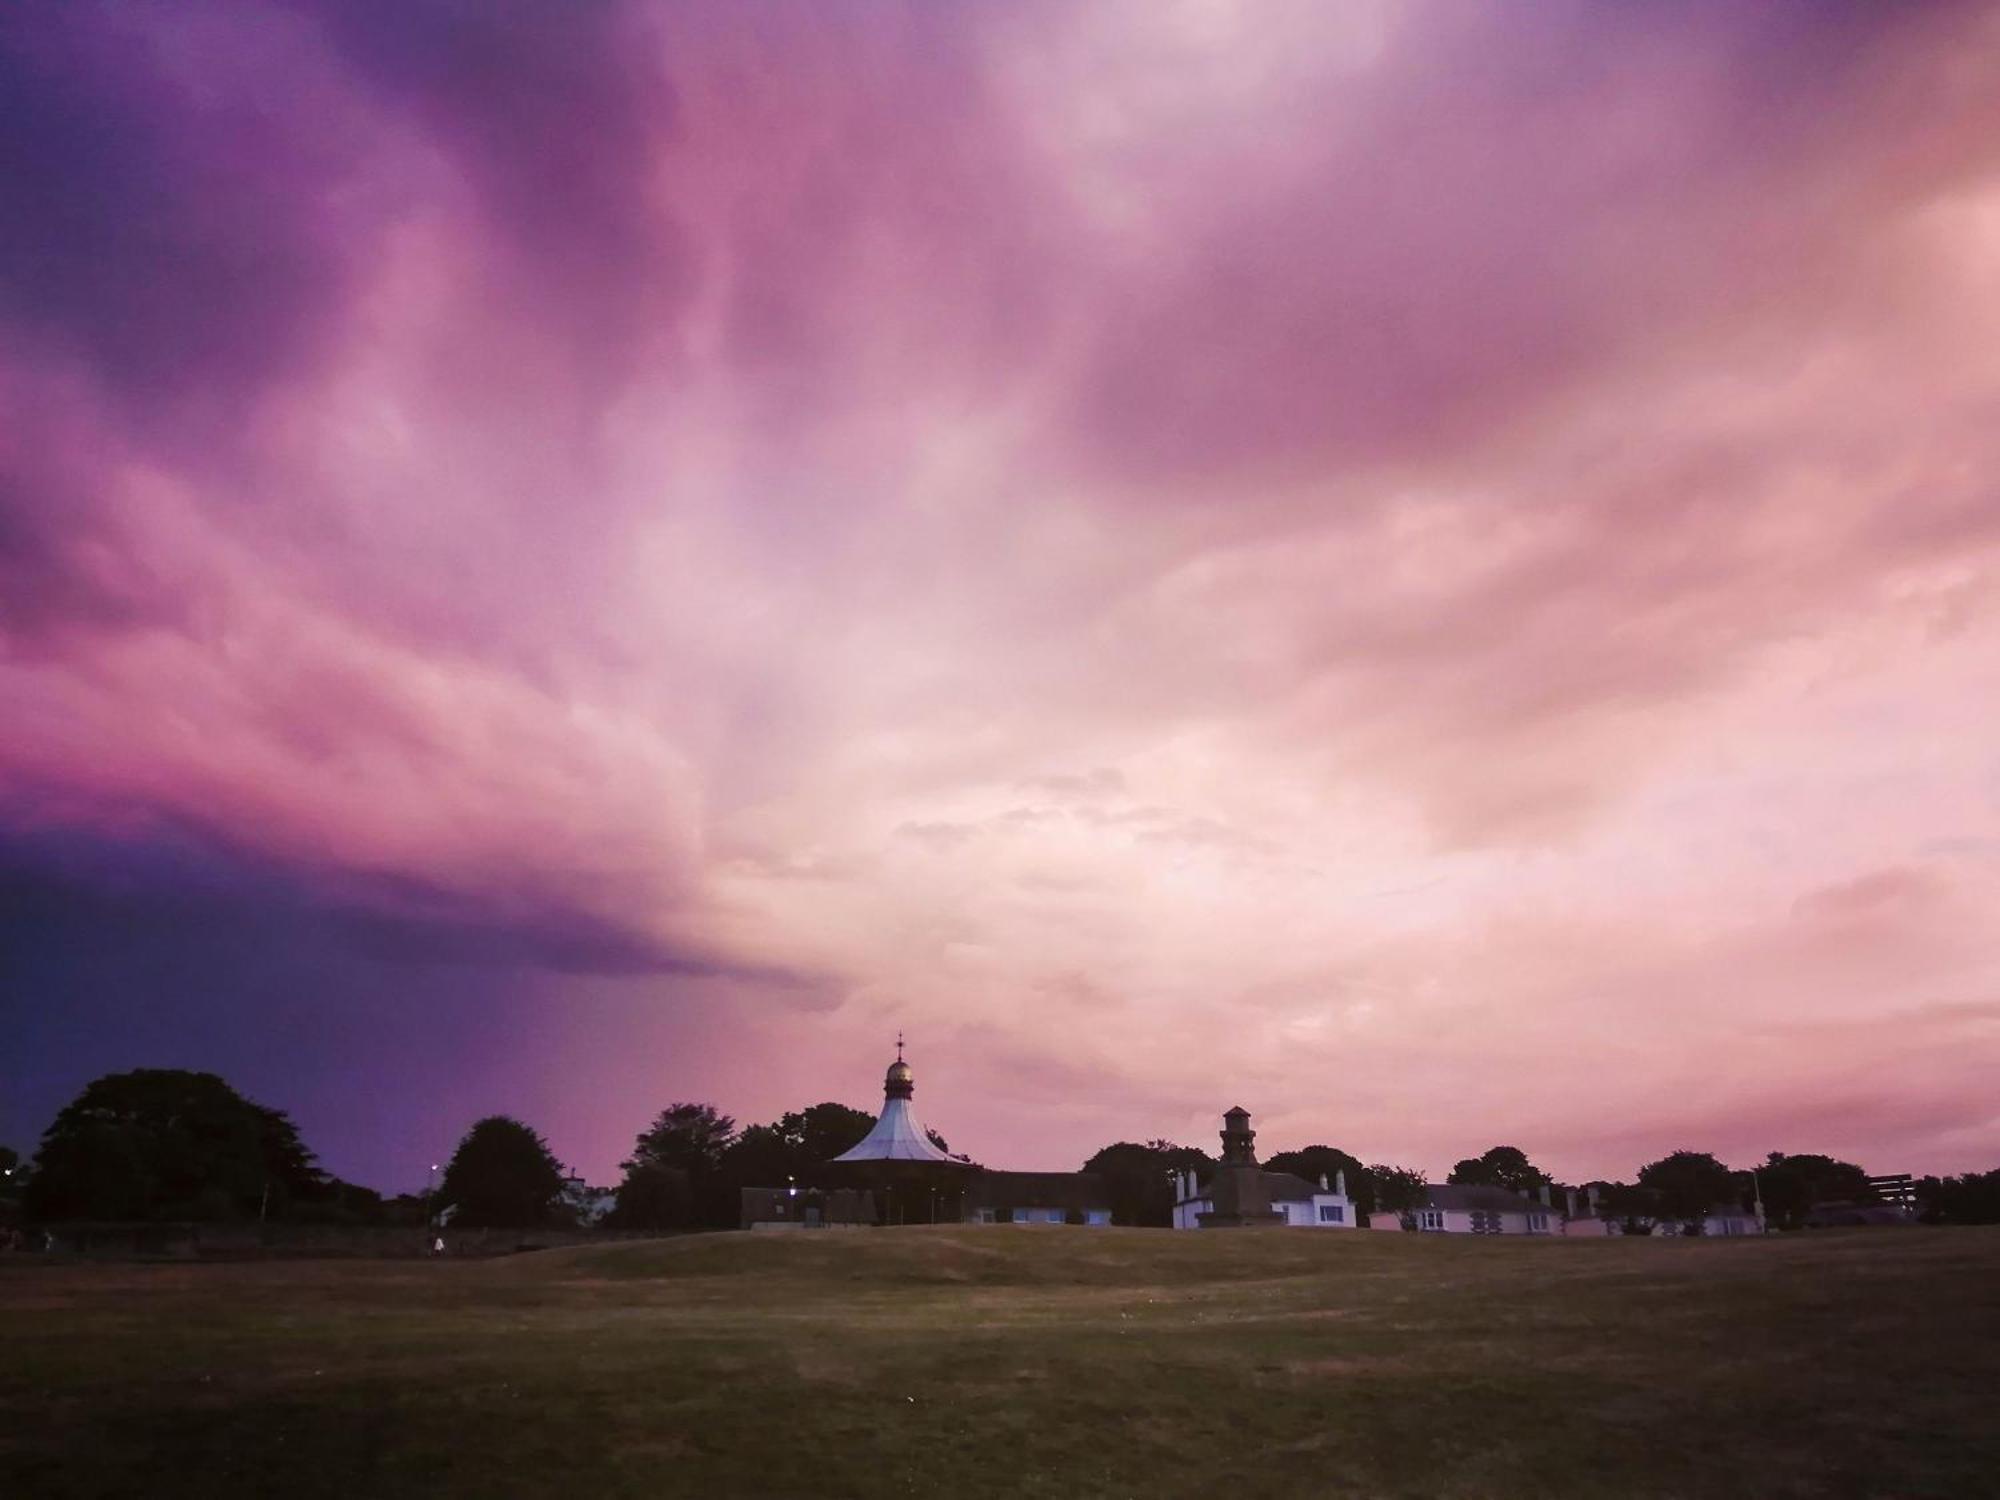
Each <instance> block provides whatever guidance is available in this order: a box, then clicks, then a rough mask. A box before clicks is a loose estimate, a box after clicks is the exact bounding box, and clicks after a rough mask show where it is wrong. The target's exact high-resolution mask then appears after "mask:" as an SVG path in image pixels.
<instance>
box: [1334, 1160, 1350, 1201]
mask: <svg viewBox="0 0 2000 1500" xmlns="http://www.w3.org/2000/svg"><path fill="white" fill-rule="evenodd" d="M1333 1190H1334V1191H1335V1192H1336V1193H1338V1194H1340V1196H1341V1197H1343V1198H1345V1197H1346V1196H1347V1169H1346V1168H1345V1167H1342V1168H1341V1169H1340V1170H1339V1171H1338V1172H1335V1173H1334V1174H1333Z"/></svg>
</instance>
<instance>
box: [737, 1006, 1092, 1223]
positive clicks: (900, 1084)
mask: <svg viewBox="0 0 2000 1500" xmlns="http://www.w3.org/2000/svg"><path fill="white" fill-rule="evenodd" d="M915 1095H916V1075H915V1073H914V1072H913V1070H912V1069H911V1067H910V1065H909V1063H908V1062H906V1061H904V1058H903V1043H902V1039H901V1038H898V1039H897V1042H896V1060H895V1061H894V1062H892V1063H890V1064H889V1068H888V1071H887V1073H886V1074H885V1075H884V1076H883V1080H882V1113H881V1114H880V1115H879V1116H878V1117H877V1118H876V1121H875V1124H874V1125H873V1126H872V1127H871V1128H870V1129H869V1131H868V1134H867V1135H865V1136H863V1137H862V1138H861V1139H860V1140H859V1141H858V1142H856V1143H855V1145H854V1147H853V1148H852V1149H851V1150H848V1151H844V1152H842V1153H841V1154H840V1155H839V1156H836V1157H835V1158H834V1159H833V1160H832V1161H830V1162H828V1163H827V1164H826V1169H825V1170H826V1177H827V1181H828V1183H829V1184H830V1185H831V1186H832V1187H833V1188H836V1189H843V1190H845V1191H846V1193H847V1195H848V1196H846V1197H840V1196H839V1195H838V1194H837V1193H836V1192H834V1191H826V1192H823V1193H822V1192H820V1190H818V1189H813V1190H808V1189H805V1188H793V1187H790V1186H787V1187H784V1188H745V1189H744V1190H743V1218H742V1223H743V1226H744V1227H745V1228H746V1229H749V1228H777V1227H787V1228H789V1227H793V1226H797V1227H802V1228H814V1227H821V1226H828V1227H830V1226H833V1225H837V1224H863V1223H865V1224H957V1223H966V1224H1085V1225H1108V1224H1110V1222H1111V1195H1110V1193H1109V1191H1108V1190H1107V1188H1106V1185H1105V1183H1104V1180H1103V1179H1102V1178H1101V1177H1099V1176H1098V1175H1097V1174H1096V1173H1095V1172H999V1171H990V1170H988V1169H987V1168H985V1167H981V1166H978V1165H976V1164H975V1163H973V1162H970V1161H966V1160H963V1159H961V1158H959V1157H956V1156H953V1155H951V1153H949V1152H947V1151H943V1150H940V1149H939V1148H938V1146H937V1145H936V1144H935V1143H934V1142H933V1141H932V1140H931V1137H930V1132H929V1131H928V1130H926V1129H925V1128H924V1124H923V1121H922V1120H920V1119H919V1118H918V1117H917V1111H916V1104H915Z"/></svg>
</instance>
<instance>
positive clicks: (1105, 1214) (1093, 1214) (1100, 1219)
mask: <svg viewBox="0 0 2000 1500" xmlns="http://www.w3.org/2000/svg"><path fill="white" fill-rule="evenodd" d="M1084 1217H1085V1220H1086V1222H1088V1223H1091V1224H1109V1223H1110V1222H1111V1210H1110V1209H1108V1208H1093V1209H1092V1210H1091V1211H1090V1212H1089V1213H1088V1214H1086V1215H1085V1216H1084Z"/></svg>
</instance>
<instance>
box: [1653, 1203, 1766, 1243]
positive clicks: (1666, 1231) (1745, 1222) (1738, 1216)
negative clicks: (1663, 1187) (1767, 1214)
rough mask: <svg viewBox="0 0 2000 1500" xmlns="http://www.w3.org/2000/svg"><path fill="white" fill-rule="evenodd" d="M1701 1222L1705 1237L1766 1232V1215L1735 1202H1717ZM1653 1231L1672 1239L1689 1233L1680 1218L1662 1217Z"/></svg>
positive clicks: (1726, 1236)
mask: <svg viewBox="0 0 2000 1500" xmlns="http://www.w3.org/2000/svg"><path fill="white" fill-rule="evenodd" d="M1700 1224H1701V1229H1700V1233H1701V1234H1702V1235H1703V1236H1704V1237H1705V1238H1709V1237H1712V1238H1718V1239H1728V1238H1731V1237H1734V1236H1736V1235H1744V1234H1762V1233H1763V1232H1764V1217H1763V1215H1762V1214H1761V1213H1759V1212H1757V1211H1756V1210H1753V1209H1748V1208H1744V1207H1742V1206H1741V1205H1739V1204H1733V1203H1718V1204H1716V1205H1715V1206H1714V1207H1713V1208H1711V1209H1710V1210H1709V1211H1708V1212H1707V1213H1705V1214H1703V1215H1702V1216H1701V1219H1700ZM1653 1233H1655V1234H1659V1235H1665V1236H1666V1237H1668V1238H1669V1239H1671V1238H1673V1237H1674V1236H1676V1235H1681V1234H1685V1233H1687V1227H1686V1225H1685V1224H1683V1223H1682V1222H1681V1221H1680V1220H1678V1219H1662V1220H1661V1221H1660V1222H1659V1223H1658V1224H1656V1225H1655V1226H1654V1228H1653Z"/></svg>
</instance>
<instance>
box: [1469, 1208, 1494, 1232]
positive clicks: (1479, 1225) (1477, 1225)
mask: <svg viewBox="0 0 2000 1500" xmlns="http://www.w3.org/2000/svg"><path fill="white" fill-rule="evenodd" d="M1470 1217H1471V1219H1472V1232H1473V1233H1474V1234H1498V1233H1499V1232H1500V1215H1498V1214H1496V1213H1488V1212H1487V1211H1486V1210H1484V1209H1480V1208H1475V1209H1474V1210H1473V1211H1472V1213H1471V1215H1470Z"/></svg>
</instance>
